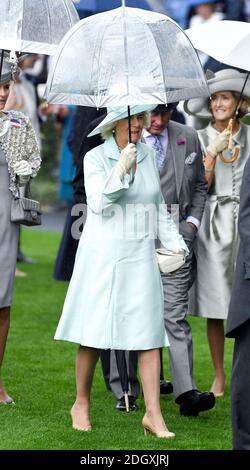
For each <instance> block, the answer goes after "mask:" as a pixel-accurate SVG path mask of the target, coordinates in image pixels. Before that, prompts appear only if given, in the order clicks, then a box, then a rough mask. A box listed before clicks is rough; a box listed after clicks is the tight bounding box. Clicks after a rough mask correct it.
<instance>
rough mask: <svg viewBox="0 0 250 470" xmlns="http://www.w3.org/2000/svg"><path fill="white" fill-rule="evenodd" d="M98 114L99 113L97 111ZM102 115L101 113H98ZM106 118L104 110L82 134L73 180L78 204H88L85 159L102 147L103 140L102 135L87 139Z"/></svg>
mask: <svg viewBox="0 0 250 470" xmlns="http://www.w3.org/2000/svg"><path fill="white" fill-rule="evenodd" d="M95 112H96V113H97V111H96V110H95ZM98 114H100V112H99V113H98ZM105 116H106V111H104V110H102V112H101V116H99V117H98V118H96V119H94V120H93V121H92V122H91V123H89V124H88V126H87V128H85V130H84V133H83V134H82V140H81V145H80V150H79V151H78V153H77V155H76V158H75V163H76V176H75V178H74V180H73V189H74V199H75V202H76V203H85V204H86V194H85V188H84V174H83V159H84V157H85V155H86V153H87V152H89V150H92V149H93V148H95V147H97V146H98V145H101V144H102V143H103V140H102V138H101V135H100V134H97V135H94V136H93V137H87V136H88V134H89V133H90V132H91V131H92V130H93V129H94V128H95V127H96V126H98V124H99V123H100V122H101V121H102V120H103V119H104V117H105Z"/></svg>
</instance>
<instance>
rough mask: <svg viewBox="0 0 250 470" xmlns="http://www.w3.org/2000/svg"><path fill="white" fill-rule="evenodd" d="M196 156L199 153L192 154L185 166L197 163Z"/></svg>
mask: <svg viewBox="0 0 250 470" xmlns="http://www.w3.org/2000/svg"><path fill="white" fill-rule="evenodd" d="M196 155H197V153H195V152H192V153H190V155H188V156H187V157H186V158H185V164H186V165H192V163H193V162H194V161H195V158H196Z"/></svg>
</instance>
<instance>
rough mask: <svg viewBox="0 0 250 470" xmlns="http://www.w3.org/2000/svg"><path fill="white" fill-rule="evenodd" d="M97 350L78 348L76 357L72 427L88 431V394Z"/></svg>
mask: <svg viewBox="0 0 250 470" xmlns="http://www.w3.org/2000/svg"><path fill="white" fill-rule="evenodd" d="M99 355H100V351H99V349H94V348H88V347H83V346H80V347H79V350H78V352H77V355H76V400H75V403H74V405H73V406H72V408H71V417H72V426H73V428H74V429H78V430H80V431H90V430H91V424H90V414H89V413H90V392H91V386H92V381H93V377H94V372H95V366H96V363H97V361H98V358H99Z"/></svg>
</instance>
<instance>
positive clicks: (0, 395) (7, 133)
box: [0, 59, 41, 405]
mask: <svg viewBox="0 0 250 470" xmlns="http://www.w3.org/2000/svg"><path fill="white" fill-rule="evenodd" d="M13 74H14V70H13V65H11V64H10V63H9V62H8V61H7V59H4V61H3V68H2V73H1V78H0V221H1V222H0V403H3V404H6V405H7V404H13V403H14V401H13V399H12V398H11V397H9V396H8V394H7V392H6V390H5V388H4V385H3V382H2V379H1V367H2V363H3V357H4V351H5V345H6V341H7V336H8V331H9V324H10V306H11V303H12V293H13V283H14V275H15V266H16V257H17V246H18V233H19V230H18V224H15V223H12V222H11V221H10V212H11V201H12V197H13V195H15V194H16V193H17V182H18V184H19V186H21V185H24V184H25V183H26V182H27V181H28V180H29V178H30V176H32V177H34V176H36V174H37V171H38V169H39V167H40V161H41V160H40V154H39V150H38V146H37V142H36V137H35V133H34V130H33V128H32V127H31V124H30V122H29V120H28V118H27V117H26V116H24V115H23V114H22V113H20V112H17V111H10V112H4V111H3V110H4V108H5V105H6V101H7V99H8V96H9V92H10V85H11V79H12V76H13Z"/></svg>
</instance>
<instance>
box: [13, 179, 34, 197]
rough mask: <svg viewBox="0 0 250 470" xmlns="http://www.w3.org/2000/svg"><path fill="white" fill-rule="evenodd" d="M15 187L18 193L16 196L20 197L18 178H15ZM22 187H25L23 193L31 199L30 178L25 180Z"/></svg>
mask: <svg viewBox="0 0 250 470" xmlns="http://www.w3.org/2000/svg"><path fill="white" fill-rule="evenodd" d="M16 187H17V195H18V197H21V196H20V184H19V178H18V179H17V183H16ZM22 187H23V188H25V194H24V195H25V196H26V197H27V198H29V199H32V195H31V189H30V179H29V181H27V183H25V184H24V185H23V186H22Z"/></svg>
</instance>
